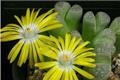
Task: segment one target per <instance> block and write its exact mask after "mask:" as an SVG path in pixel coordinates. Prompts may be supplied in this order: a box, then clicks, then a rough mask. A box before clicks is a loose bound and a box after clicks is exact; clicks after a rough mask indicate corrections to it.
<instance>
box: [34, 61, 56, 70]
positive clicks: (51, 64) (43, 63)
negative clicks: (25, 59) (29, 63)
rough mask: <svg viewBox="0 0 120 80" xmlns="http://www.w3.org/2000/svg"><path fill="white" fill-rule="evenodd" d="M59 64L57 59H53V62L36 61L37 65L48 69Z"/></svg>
mask: <svg viewBox="0 0 120 80" xmlns="http://www.w3.org/2000/svg"><path fill="white" fill-rule="evenodd" d="M56 64H57V62H56V61H51V62H40V63H36V64H35V66H36V67H39V69H46V68H51V67H53V66H55V65H56Z"/></svg>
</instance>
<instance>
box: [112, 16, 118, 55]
mask: <svg viewBox="0 0 120 80" xmlns="http://www.w3.org/2000/svg"><path fill="white" fill-rule="evenodd" d="M110 28H111V29H112V30H113V31H114V32H115V34H116V43H115V46H116V53H119V52H120V17H117V18H115V19H114V20H113V22H112V23H111V25H110Z"/></svg>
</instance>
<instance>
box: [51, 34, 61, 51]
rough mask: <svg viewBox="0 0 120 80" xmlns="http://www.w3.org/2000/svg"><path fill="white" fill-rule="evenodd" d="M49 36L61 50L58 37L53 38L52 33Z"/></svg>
mask: <svg viewBox="0 0 120 80" xmlns="http://www.w3.org/2000/svg"><path fill="white" fill-rule="evenodd" d="M50 37H51V40H52V41H53V42H55V43H56V45H57V47H58V48H59V50H61V46H60V43H59V41H58V39H57V38H55V37H54V36H52V35H51V36H50Z"/></svg>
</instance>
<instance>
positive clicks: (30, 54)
mask: <svg viewBox="0 0 120 80" xmlns="http://www.w3.org/2000/svg"><path fill="white" fill-rule="evenodd" d="M29 50H30V51H29V65H30V67H32V65H33V63H34V62H33V61H34V60H33V54H34V53H33V50H32V44H30V47H29Z"/></svg>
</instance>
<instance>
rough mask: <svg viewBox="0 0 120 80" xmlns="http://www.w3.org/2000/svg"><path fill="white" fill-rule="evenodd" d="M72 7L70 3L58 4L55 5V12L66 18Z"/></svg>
mask: <svg viewBox="0 0 120 80" xmlns="http://www.w3.org/2000/svg"><path fill="white" fill-rule="evenodd" d="M70 7H71V6H70V4H69V3H68V2H57V3H56V5H55V10H56V11H57V12H58V13H59V15H60V16H61V17H62V18H65V16H66V14H67V12H68V10H69V9H70Z"/></svg>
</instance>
